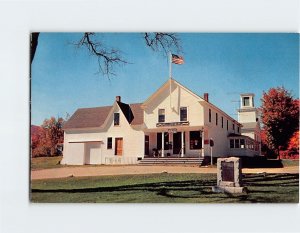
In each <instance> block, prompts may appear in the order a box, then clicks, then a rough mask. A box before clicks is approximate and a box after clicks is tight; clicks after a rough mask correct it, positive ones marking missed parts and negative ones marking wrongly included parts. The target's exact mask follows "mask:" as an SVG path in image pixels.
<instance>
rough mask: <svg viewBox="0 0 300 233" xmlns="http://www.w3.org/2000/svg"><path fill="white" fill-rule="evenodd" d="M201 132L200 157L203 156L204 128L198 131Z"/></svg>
mask: <svg viewBox="0 0 300 233" xmlns="http://www.w3.org/2000/svg"><path fill="white" fill-rule="evenodd" d="M200 134H201V140H202V142H201V144H202V149H201V157H204V130H202V131H200Z"/></svg>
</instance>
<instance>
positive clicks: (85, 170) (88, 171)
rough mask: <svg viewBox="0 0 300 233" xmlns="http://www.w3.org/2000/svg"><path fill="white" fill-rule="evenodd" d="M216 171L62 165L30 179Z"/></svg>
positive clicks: (33, 174)
mask: <svg viewBox="0 0 300 233" xmlns="http://www.w3.org/2000/svg"><path fill="white" fill-rule="evenodd" d="M163 172H167V173H217V169H216V168H205V167H198V166H141V165H139V166H137V165H133V166H129V165H127V166H105V165H104V166H95V167H85V166H82V167H62V168H52V169H43V170H34V171H31V179H32V180H37V179H51V178H63V177H70V176H75V177H84V176H108V175H135V174H158V173H163ZM242 172H243V173H263V172H266V173H299V167H298V166H293V167H285V168H245V169H243V170H242Z"/></svg>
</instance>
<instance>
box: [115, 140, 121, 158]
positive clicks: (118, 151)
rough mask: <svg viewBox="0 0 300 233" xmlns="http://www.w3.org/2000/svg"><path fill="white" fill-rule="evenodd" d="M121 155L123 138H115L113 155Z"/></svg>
mask: <svg viewBox="0 0 300 233" xmlns="http://www.w3.org/2000/svg"><path fill="white" fill-rule="evenodd" d="M122 154H123V138H115V155H122Z"/></svg>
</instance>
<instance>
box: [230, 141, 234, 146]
mask: <svg viewBox="0 0 300 233" xmlns="http://www.w3.org/2000/svg"><path fill="white" fill-rule="evenodd" d="M230 148H234V139H230Z"/></svg>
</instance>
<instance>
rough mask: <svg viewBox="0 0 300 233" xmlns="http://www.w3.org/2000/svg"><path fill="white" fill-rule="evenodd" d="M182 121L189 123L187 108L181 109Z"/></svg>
mask: <svg viewBox="0 0 300 233" xmlns="http://www.w3.org/2000/svg"><path fill="white" fill-rule="evenodd" d="M180 121H187V107H181V108H180Z"/></svg>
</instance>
